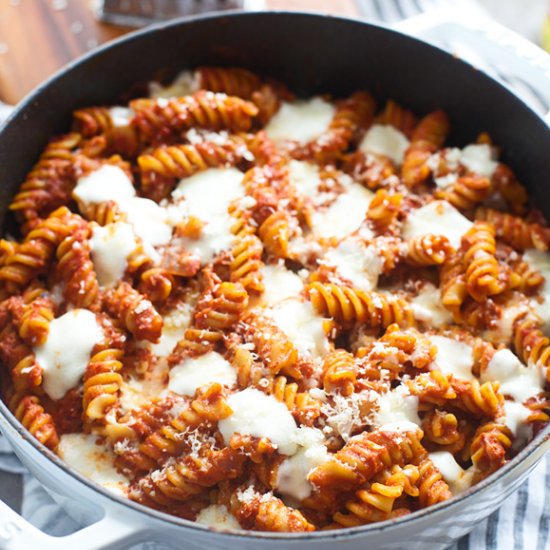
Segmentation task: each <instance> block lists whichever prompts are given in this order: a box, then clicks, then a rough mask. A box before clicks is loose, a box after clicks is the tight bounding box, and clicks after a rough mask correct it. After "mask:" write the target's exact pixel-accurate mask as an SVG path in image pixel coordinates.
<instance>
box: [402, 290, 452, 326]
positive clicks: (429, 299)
mask: <svg viewBox="0 0 550 550" xmlns="http://www.w3.org/2000/svg"><path fill="white" fill-rule="evenodd" d="M411 307H412V310H413V314H414V317H415V319H417V320H418V321H422V322H424V323H428V324H429V325H430V326H432V327H435V328H440V327H442V326H445V325H450V324H451V323H452V322H453V318H452V316H451V314H450V313H449V311H448V310H447V308H446V307H445V306H444V305H443V304H442V302H441V290H440V289H439V288H437V287H436V286H434V285H432V284H431V283H426V284H425V285H424V286H423V287H422V289H421V290H420V292H419V293H418V295H417V296H415V297H414V298H413V299H412V300H411Z"/></svg>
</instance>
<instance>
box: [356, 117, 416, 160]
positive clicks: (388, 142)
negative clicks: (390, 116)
mask: <svg viewBox="0 0 550 550" xmlns="http://www.w3.org/2000/svg"><path fill="white" fill-rule="evenodd" d="M408 147H409V140H408V139H407V137H406V136H405V135H404V134H403V133H402V132H400V131H399V130H398V129H397V128H394V127H393V126H391V125H389V124H373V125H372V126H371V127H370V129H369V131H368V132H367V133H366V134H365V137H364V138H363V139H362V141H361V143H360V144H359V149H360V150H361V151H364V152H365V153H374V154H376V155H384V156H386V157H389V158H390V159H391V160H392V161H393V162H395V164H398V165H400V164H403V158H404V156H405V151H406V150H407V148H408Z"/></svg>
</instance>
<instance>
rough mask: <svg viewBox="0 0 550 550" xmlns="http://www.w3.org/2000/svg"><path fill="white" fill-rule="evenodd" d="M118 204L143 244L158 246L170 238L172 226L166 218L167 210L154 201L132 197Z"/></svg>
mask: <svg viewBox="0 0 550 550" xmlns="http://www.w3.org/2000/svg"><path fill="white" fill-rule="evenodd" d="M120 206H121V209H122V210H123V212H125V213H126V217H127V219H128V222H129V223H131V224H132V225H133V226H134V231H135V233H136V235H137V236H138V237H139V238H140V239H141V240H142V241H143V244H144V245H149V246H160V245H163V244H167V243H168V242H169V241H170V239H171V238H172V226H171V224H170V221H169V220H168V219H167V212H166V210H165V209H164V208H162V207H161V206H159V205H158V204H157V203H156V202H155V201H152V200H151V199H143V198H141V197H134V198H133V199H131V200H129V201H127V202H126V203H124V204H121V205H120Z"/></svg>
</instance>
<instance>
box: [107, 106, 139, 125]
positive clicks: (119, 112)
mask: <svg viewBox="0 0 550 550" xmlns="http://www.w3.org/2000/svg"><path fill="white" fill-rule="evenodd" d="M109 115H110V116H111V122H112V123H113V126H114V127H115V128H122V127H124V126H128V125H129V124H130V122H131V120H132V118H134V115H135V113H134V111H133V109H130V108H129V107H120V106H115V107H111V108H110V109H109Z"/></svg>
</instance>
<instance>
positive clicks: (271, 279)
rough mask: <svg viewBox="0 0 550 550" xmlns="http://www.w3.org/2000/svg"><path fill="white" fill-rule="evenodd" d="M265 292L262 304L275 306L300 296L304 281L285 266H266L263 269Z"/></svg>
mask: <svg viewBox="0 0 550 550" xmlns="http://www.w3.org/2000/svg"><path fill="white" fill-rule="evenodd" d="M261 273H262V276H263V283H264V291H263V293H262V296H261V302H262V304H266V305H273V304H277V303H279V302H282V301H283V300H286V299H287V298H292V297H296V296H298V295H299V294H300V293H301V292H302V290H303V288H304V283H303V282H302V279H301V278H300V277H299V276H298V275H296V273H293V272H292V271H290V270H288V269H287V268H286V267H285V266H284V265H278V264H275V265H264V266H263V267H262V269H261Z"/></svg>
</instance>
